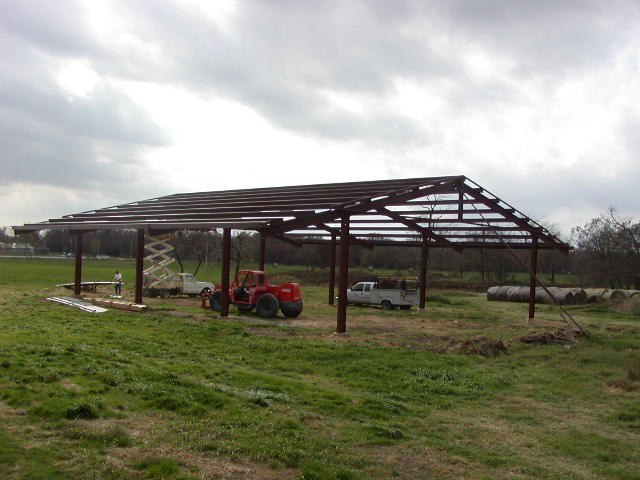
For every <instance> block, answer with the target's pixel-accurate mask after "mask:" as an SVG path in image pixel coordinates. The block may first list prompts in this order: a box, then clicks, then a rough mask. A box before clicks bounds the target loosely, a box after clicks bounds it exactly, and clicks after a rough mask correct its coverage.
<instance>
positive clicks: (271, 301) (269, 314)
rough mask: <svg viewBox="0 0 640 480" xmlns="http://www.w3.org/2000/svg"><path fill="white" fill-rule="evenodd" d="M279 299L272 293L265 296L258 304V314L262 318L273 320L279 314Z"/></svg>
mask: <svg viewBox="0 0 640 480" xmlns="http://www.w3.org/2000/svg"><path fill="white" fill-rule="evenodd" d="M279 306H280V305H279V303H278V299H277V298H276V297H275V296H273V295H271V294H270V293H265V294H263V295H262V296H261V297H260V298H259V299H258V302H257V303H256V313H257V314H258V316H259V317H262V318H273V317H275V316H276V315H277V314H278V307H279Z"/></svg>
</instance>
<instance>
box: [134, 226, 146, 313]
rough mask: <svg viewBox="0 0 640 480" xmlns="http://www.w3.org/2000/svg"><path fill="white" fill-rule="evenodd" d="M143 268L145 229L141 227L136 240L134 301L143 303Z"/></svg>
mask: <svg viewBox="0 0 640 480" xmlns="http://www.w3.org/2000/svg"><path fill="white" fill-rule="evenodd" d="M143 270H144V230H143V229H140V230H138V232H137V242H136V285H135V295H134V302H135V303H142V283H143V275H144V274H143V273H142V272H143Z"/></svg>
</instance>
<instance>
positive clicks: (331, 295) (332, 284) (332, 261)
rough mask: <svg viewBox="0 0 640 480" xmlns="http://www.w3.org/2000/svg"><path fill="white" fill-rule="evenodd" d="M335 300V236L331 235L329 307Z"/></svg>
mask: <svg viewBox="0 0 640 480" xmlns="http://www.w3.org/2000/svg"><path fill="white" fill-rule="evenodd" d="M335 298H336V234H335V233H332V234H331V246H330V247H329V305H333V304H334V303H335Z"/></svg>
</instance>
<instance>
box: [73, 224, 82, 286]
mask: <svg viewBox="0 0 640 480" xmlns="http://www.w3.org/2000/svg"><path fill="white" fill-rule="evenodd" d="M83 235H84V232H76V275H75V283H74V285H73V294H74V295H80V292H81V291H82V236H83Z"/></svg>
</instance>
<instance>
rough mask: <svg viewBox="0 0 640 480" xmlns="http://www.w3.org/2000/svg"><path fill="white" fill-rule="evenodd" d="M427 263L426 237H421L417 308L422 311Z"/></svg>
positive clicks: (425, 289)
mask: <svg viewBox="0 0 640 480" xmlns="http://www.w3.org/2000/svg"><path fill="white" fill-rule="evenodd" d="M428 261H429V245H428V244H427V237H426V235H423V236H422V246H421V249H420V279H419V284H420V299H419V304H418V307H419V308H420V310H424V308H425V306H426V303H427V262H428Z"/></svg>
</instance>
